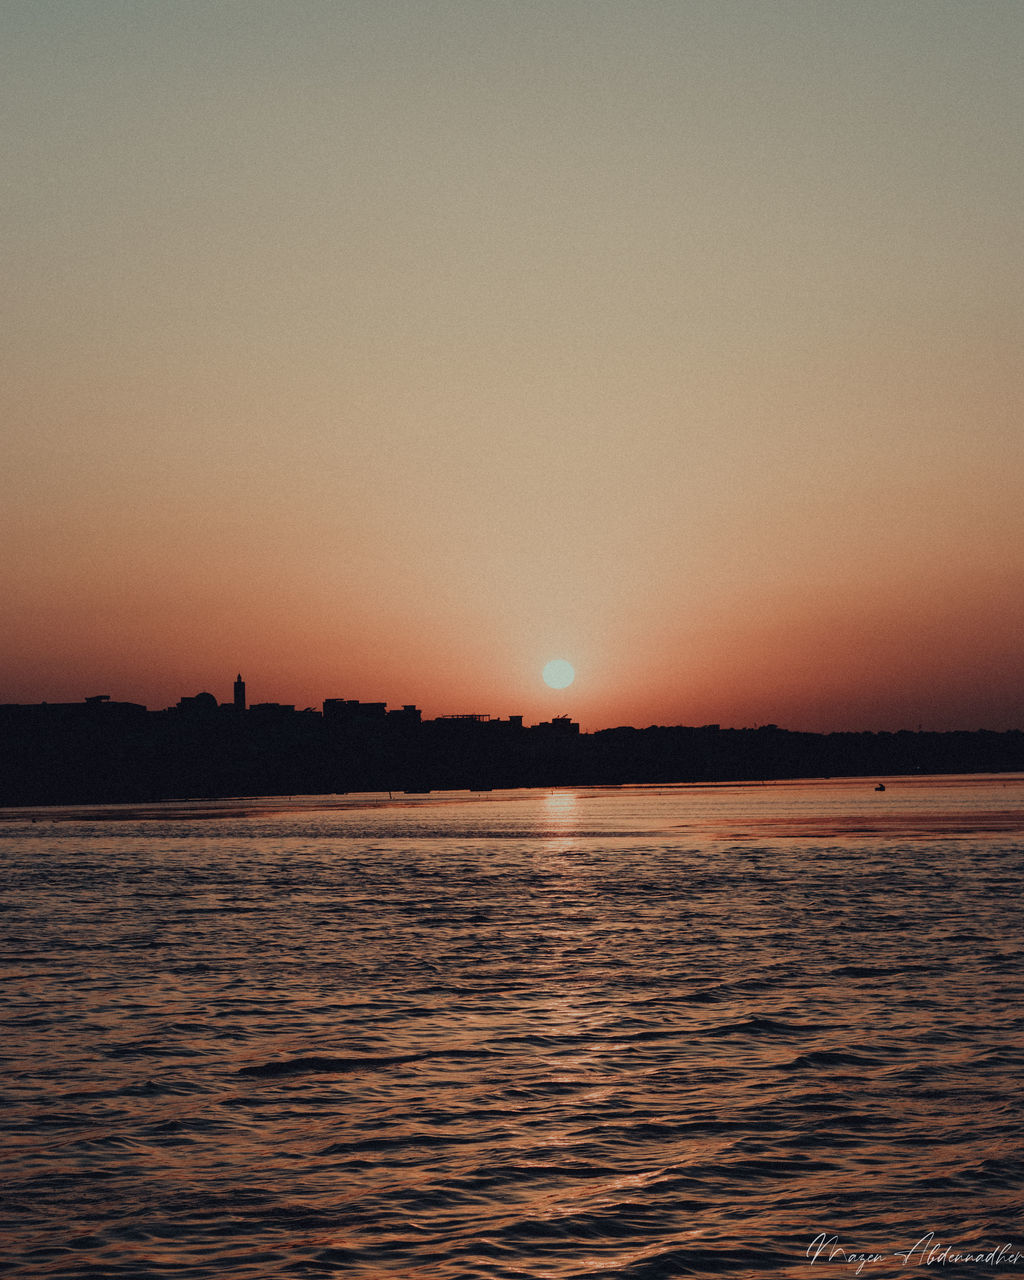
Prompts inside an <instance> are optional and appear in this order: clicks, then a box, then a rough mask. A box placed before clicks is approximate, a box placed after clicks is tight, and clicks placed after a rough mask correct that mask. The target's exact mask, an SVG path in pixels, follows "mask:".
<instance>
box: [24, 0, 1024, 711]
mask: <svg viewBox="0 0 1024 1280" xmlns="http://www.w3.org/2000/svg"><path fill="white" fill-rule="evenodd" d="M243 13H244V20H243ZM0 36H2V39H0V60H2V63H3V65H2V67H0V72H2V74H0V85H2V89H0V93H2V95H3V103H2V105H3V119H4V121H5V125H4V129H5V133H6V140H7V143H8V148H7V157H6V160H5V167H6V169H7V171H8V172H7V181H6V183H5V186H6V190H7V194H6V195H5V201H6V206H7V207H6V212H5V240H6V243H7V247H8V254H7V258H6V262H5V287H4V290H3V296H2V299H0V305H2V306H3V308H4V311H5V315H4V321H5V325H4V328H5V334H6V335H8V336H7V338H6V339H5V348H6V350H5V365H6V370H5V375H4V378H3V381H2V385H0V396H2V404H3V421H4V424H5V428H4V430H5V450H4V458H5V465H4V467H3V468H2V470H0V537H2V545H3V555H2V557H0V591H2V598H3V601H4V626H3V628H2V629H0V701H37V700H42V699H47V700H51V701H56V700H61V699H73V698H74V699H76V698H80V697H84V696H86V695H88V694H93V693H97V692H100V693H110V694H111V695H113V696H114V697H115V698H125V699H132V700H137V701H141V702H144V703H146V704H147V705H150V706H153V707H157V706H165V705H168V704H170V703H173V702H174V701H176V700H177V698H178V697H180V696H181V695H182V694H183V693H194V692H196V691H197V690H199V689H210V690H211V691H212V692H214V693H215V694H217V696H218V697H220V698H221V699H224V700H227V699H228V698H229V697H230V685H231V681H232V679H233V678H234V675H235V673H236V671H238V670H241V671H242V672H243V674H244V675H245V677H246V679H247V681H248V684H249V692H250V697H251V698H252V699H255V700H277V701H283V702H289V703H296V704H297V705H299V706H306V705H314V706H316V705H319V703H320V702H321V701H322V699H323V698H325V697H354V698H361V699H367V700H387V701H388V702H389V703H391V704H393V705H394V704H401V703H404V702H415V703H416V704H417V705H419V706H421V707H422V708H423V709H424V711H425V712H426V713H427V714H428V715H436V714H444V713H448V712H485V713H490V714H494V715H502V716H505V715H509V714H523V715H525V716H526V717H527V718H528V719H529V720H536V719H541V718H545V719H546V718H549V717H550V716H551V715H552V714H561V713H569V714H571V715H572V716H573V717H574V718H575V719H578V720H580V721H581V722H582V723H583V725H584V727H585V728H587V729H596V728H600V727H603V726H606V725H611V724H619V723H634V724H638V725H642V724H649V723H685V724H702V723H709V722H718V723H721V724H724V725H737V726H743V725H753V724H759V723H765V722H774V723H778V724H781V725H783V726H785V727H788V728H794V729H833V728H835V729H842V728H850V729H862V728H868V729H898V728H903V727H908V728H916V727H917V725H918V724H923V725H924V727H926V728H932V729H945V728H965V729H974V728H978V727H988V728H995V729H1000V728H1009V727H1024V680H1022V676H1021V662H1020V658H1019V652H1018V651H1019V644H1020V636H1021V635H1022V633H1024V627H1022V622H1024V617H1022V614H1024V604H1022V603H1021V592H1020V583H1021V581H1022V570H1024V536H1022V534H1024V528H1022V525H1024V516H1022V504H1021V501H1020V492H1021V480H1022V476H1024V467H1022V463H1024V431H1022V429H1021V407H1022V404H1024V362H1022V358H1021V351H1022V350H1024V341H1022V339H1024V323H1022V315H1024V311H1022V307H1021V303H1022V300H1024V299H1022V292H1024V289H1022V275H1021V272H1020V262H1021V261H1022V260H1024V252H1022V251H1024V224H1022V222H1021V218H1020V209H1021V208H1022V207H1024V199H1022V197H1024V157H1022V153H1021V148H1020V145H1019V138H1020V127H1021V123H1022V119H1024V111H1022V108H1024V82H1022V81H1021V78H1020V76H1019V66H1020V59H1021V55H1022V53H1024V13H1022V10H1021V8H1020V6H1019V5H1018V4H1017V3H1015V2H1014V0H1007V2H1006V3H1001V2H999V0H992V2H991V3H987V4H985V5H969V6H965V5H963V4H961V3H959V2H958V0H949V2H948V3H947V2H946V0H906V2H905V3H903V4H901V5H899V6H884V5H874V4H867V5H859V4H849V5H841V4H825V5H823V4H820V3H817V2H816V0H806V2H805V0H780V2H779V3H773V4H771V5H764V4H763V3H761V2H760V0H715V2H714V3H712V2H711V0H708V2H707V3H705V2H703V0H701V2H697V0H681V2H673V3H669V2H668V0H637V2H636V3H630V4H621V3H610V2H609V3H604V2H603V0H596V2H585V0H560V2H558V3H554V4H551V5H546V6H524V5H522V4H519V3H512V2H509V3H506V2H505V0H497V2H496V3H493V4H488V5H480V4H477V3H471V2H470V0H417V2H416V3H413V2H412V0H401V2H399V0H374V2H373V3H371V2H370V0H351V2H350V3H345V4H340V5H333V4H332V5H325V4H322V3H318V2H316V0H297V2H296V3H293V4H289V5H288V6H277V5H274V4H256V5H253V6H247V7H245V9H244V11H243V10H242V9H240V8H239V7H238V6H236V5H234V4H231V3H227V2H224V3H213V4H208V3H198V0H171V2H170V3H168V4H166V5H159V6H155V5H148V4H142V3H138V4H134V3H129V4H127V5H117V6H113V5H110V4H107V3H104V2H103V0H79V3H77V4H76V5H75V6H67V5H65V4H63V3H58V2H57V0H37V2H36V3H34V4H32V5H8V6H4V7H3V8H2V9H0ZM553 657H564V658H566V659H568V660H569V661H570V662H572V663H573V664H574V666H575V667H576V669H577V680H576V683H575V684H574V685H573V686H571V687H570V688H569V689H566V690H563V691H560V692H555V691H551V690H548V689H546V687H545V686H544V685H543V683H542V681H541V678H540V672H541V669H542V667H543V666H544V663H545V662H546V661H548V659H550V658H553Z"/></svg>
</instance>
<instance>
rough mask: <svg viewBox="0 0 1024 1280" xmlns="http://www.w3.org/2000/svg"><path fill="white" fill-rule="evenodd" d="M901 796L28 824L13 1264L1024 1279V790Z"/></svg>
mask: <svg viewBox="0 0 1024 1280" xmlns="http://www.w3.org/2000/svg"><path fill="white" fill-rule="evenodd" d="M885 786H886V790H885V791H884V792H878V791H875V789H874V787H875V781H874V780H845V781H842V782H807V783H779V784H772V785H769V786H742V787H741V786H736V787H733V786H716V787H637V788H605V789H599V790H585V791H564V790H563V791H554V792H543V791H523V792H494V793H484V794H469V793H465V794H460V795H454V796H451V795H448V796H445V795H439V796H437V795H435V796H423V797H420V796H399V795H397V794H395V795H394V796H393V797H391V798H389V797H388V796H387V795H384V796H360V797H351V796H348V797H344V796H343V797H321V798H314V799H310V798H298V799H293V800H289V799H282V798H268V799H264V800H256V801H253V800H240V801H225V802H217V803H210V802H204V803H202V804H196V805H188V804H167V805H157V806H150V807H146V808H141V809H140V808H135V809H126V810H111V809H109V808H107V809H76V810H35V811H31V812H20V813H19V812H16V811H6V813H4V814H2V815H0V867H2V870H3V877H4V884H5V889H6V893H5V902H4V911H3V913H2V915H0V929H2V942H3V955H2V959H3V966H2V972H3V977H4V985H3V1003H2V1009H0V1013H2V1022H3V1034H4V1040H3V1043H4V1045H5V1046H6V1048H5V1049H4V1050H3V1053H4V1057H5V1063H4V1066H5V1071H4V1077H3V1084H2V1090H0V1091H2V1095H3V1103H4V1114H5V1122H4V1124H5V1142H4V1146H5V1166H6V1169H5V1185H6V1188H7V1196H6V1202H5V1208H4V1210H3V1223H2V1228H0V1256H2V1257H3V1258H4V1259H5V1262H6V1265H7V1274H11V1275H15V1276H25V1277H29V1276H32V1277H35V1276H40V1277H44V1276H45V1277H56V1276H66V1277H73V1276H112V1277H113V1276H132V1277H146V1276H165V1275H166V1276H172V1275H173V1276H181V1277H204V1278H205V1277H231V1278H235V1277H237V1278H238V1280H242V1278H248V1277H271V1276H273V1277H285V1276H352V1277H357V1278H363V1280H369V1278H370V1277H382V1276H387V1275H393V1276H398V1277H414V1278H417V1280H428V1278H429V1280H455V1278H456V1277H503V1278H504V1277H507V1278H512V1277H528V1278H531V1280H532V1278H536V1280H540V1278H542V1277H543V1278H546V1280H547V1278H550V1280H567V1278H568V1277H583V1276H587V1277H663V1276H664V1277H672V1276H708V1275H722V1274H726V1275H731V1276H735V1277H756V1276H763V1275H767V1274H771V1275H776V1276H781V1277H796V1276H800V1277H804V1278H805V1280H813V1277H814V1276H815V1275H818V1274H820V1275H846V1274H850V1275H852V1274H856V1270H857V1266H858V1265H859V1266H860V1268H861V1270H860V1274H862V1275H863V1274H866V1275H873V1276H876V1277H880V1276H891V1275H917V1274H919V1275H922V1276H923V1275H925V1274H935V1273H936V1272H939V1273H941V1274H942V1275H944V1276H977V1275H983V1274H993V1275H995V1274H998V1273H1000V1272H1007V1271H1009V1272H1015V1271H1020V1270H1024V1243H1022V1240H1024V1233H1022V1230H1021V1222H1020V1205H1021V1191H1022V1173H1024V1162H1022V1158H1021V1154H1020V1153H1021V1149H1022V1144H1021V1139H1022V1124H1021V1120H1020V1103H1021V1088H1020V1085H1021V1061H1022V1056H1021V1048H1022V1029H1024V1017H1022V1012H1021V1011H1022V998H1021V997H1022V994H1024V992H1022V987H1024V982H1022V977H1024V958H1022V950H1024V945H1022V941H1021V936H1022V931H1021V924H1020V908H1019V903H1018V896H1019V883H1020V873H1021V865H1022V860H1024V859H1022V851H1024V780H1022V779H1020V778H1017V777H1013V778H1011V777H1005V776H1000V777H992V778H957V779H912V780H901V779H891V780H886V782H885ZM816 1237H817V1238H818V1245H817V1246H815V1244H814V1242H815V1239H816ZM921 1241H923V1242H924V1243H921V1244H920V1245H919V1242H921ZM815 1248H817V1252H815ZM943 1249H945V1250H948V1252H947V1253H946V1254H945V1255H944V1256H939V1251H941V1250H943ZM929 1250H930V1251H931V1253H930V1254H929ZM990 1250H991V1251H994V1253H993V1256H992V1258H990V1259H987V1260H986V1259H985V1258H984V1257H982V1258H981V1260H979V1259H977V1258H976V1259H974V1260H972V1261H955V1260H954V1254H958V1253H959V1254H967V1253H973V1252H979V1253H982V1254H984V1253H985V1252H987V1251H990ZM1000 1250H1002V1252H1001V1253H1000V1252H999V1251H1000ZM853 1255H879V1256H878V1257H874V1256H872V1257H871V1258H870V1260H867V1261H863V1262H858V1261H857V1258H856V1257H854V1256H853ZM896 1255H901V1256H896ZM1018 1255H1020V1256H1018ZM830 1257H831V1260H830Z"/></svg>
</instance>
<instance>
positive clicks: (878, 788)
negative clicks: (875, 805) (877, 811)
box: [875, 782, 885, 791]
mask: <svg viewBox="0 0 1024 1280" xmlns="http://www.w3.org/2000/svg"><path fill="white" fill-rule="evenodd" d="M875 790H876V791H884V790H885V783H884V782H880V783H879V784H878V786H877V787H875Z"/></svg>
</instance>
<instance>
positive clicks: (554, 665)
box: [541, 658, 576, 689]
mask: <svg viewBox="0 0 1024 1280" xmlns="http://www.w3.org/2000/svg"><path fill="white" fill-rule="evenodd" d="M541 676H542V677H543V679H544V683H545V684H546V685H547V686H548V688H549V689H568V687H569V685H571V684H572V682H573V681H574V680H575V679H576V672H575V671H574V670H573V667H572V663H571V662H566V660H565V659H564V658H553V659H552V660H551V661H550V662H549V663H548V664H547V666H546V667H545V668H544V670H543V671H542V672H541Z"/></svg>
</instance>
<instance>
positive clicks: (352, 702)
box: [324, 698, 388, 724]
mask: <svg viewBox="0 0 1024 1280" xmlns="http://www.w3.org/2000/svg"><path fill="white" fill-rule="evenodd" d="M387 707H388V704H387V703H386V702H360V701H359V700H358V699H357V698H325V699H324V719H325V720H327V721H329V722H331V723H333V724H346V723H350V722H351V721H354V720H383V719H384V718H385V716H386V715H387Z"/></svg>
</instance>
